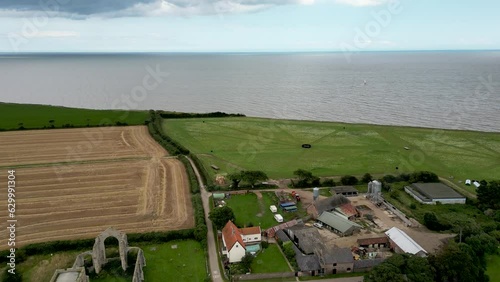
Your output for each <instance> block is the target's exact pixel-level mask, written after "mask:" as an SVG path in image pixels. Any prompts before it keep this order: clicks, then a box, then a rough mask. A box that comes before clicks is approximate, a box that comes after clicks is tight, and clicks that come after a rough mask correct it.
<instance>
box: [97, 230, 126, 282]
mask: <svg viewBox="0 0 500 282" xmlns="http://www.w3.org/2000/svg"><path fill="white" fill-rule="evenodd" d="M108 237H114V238H116V239H117V240H118V246H119V250H120V260H121V263H122V269H123V270H124V271H125V270H127V267H128V263H127V253H128V249H129V247H128V240H127V234H125V233H122V232H120V231H118V230H116V229H114V228H113V227H109V228H108V229H106V230H105V231H104V232H102V233H101V234H99V236H97V237H96V238H95V243H94V247H93V248H92V262H93V264H94V269H95V273H99V272H100V271H101V269H102V267H103V266H104V265H105V264H106V263H107V262H108V259H107V258H106V247H105V245H104V241H105V240H106V239H107V238H108Z"/></svg>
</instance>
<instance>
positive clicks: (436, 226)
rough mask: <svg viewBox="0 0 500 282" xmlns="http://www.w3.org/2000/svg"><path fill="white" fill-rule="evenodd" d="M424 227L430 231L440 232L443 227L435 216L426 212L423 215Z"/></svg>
mask: <svg viewBox="0 0 500 282" xmlns="http://www.w3.org/2000/svg"><path fill="white" fill-rule="evenodd" d="M424 225H425V226H426V227H427V228H429V229H430V230H434V231H441V230H443V226H442V225H441V223H440V222H439V220H438V218H437V216H436V214H435V213H433V212H426V213H425V214H424Z"/></svg>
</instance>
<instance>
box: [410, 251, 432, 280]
mask: <svg viewBox="0 0 500 282" xmlns="http://www.w3.org/2000/svg"><path fill="white" fill-rule="evenodd" d="M404 273H405V274H406V277H407V278H408V281H413V282H430V281H434V270H433V269H432V267H431V265H430V263H429V261H428V260H427V258H422V257H419V256H408V258H407V259H406V264H405V271H404Z"/></svg>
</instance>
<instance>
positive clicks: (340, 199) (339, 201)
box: [312, 195, 351, 216]
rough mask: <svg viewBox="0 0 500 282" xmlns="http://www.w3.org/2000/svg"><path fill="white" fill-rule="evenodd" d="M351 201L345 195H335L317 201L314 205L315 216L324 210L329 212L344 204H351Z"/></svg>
mask: <svg viewBox="0 0 500 282" xmlns="http://www.w3.org/2000/svg"><path fill="white" fill-rule="evenodd" d="M350 203H351V201H350V200H349V199H347V198H346V197H345V196H343V195H335V196H332V197H330V198H327V199H323V200H320V201H317V202H315V203H314V204H313V206H312V207H314V211H312V212H313V214H315V216H319V215H321V214H322V213H323V212H326V211H327V212H329V211H333V210H335V208H337V207H340V206H342V205H344V204H350Z"/></svg>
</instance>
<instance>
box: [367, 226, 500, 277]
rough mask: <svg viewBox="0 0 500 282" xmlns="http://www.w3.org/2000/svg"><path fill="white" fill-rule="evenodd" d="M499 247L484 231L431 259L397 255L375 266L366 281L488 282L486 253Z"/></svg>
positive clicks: (448, 245) (442, 250)
mask: <svg viewBox="0 0 500 282" xmlns="http://www.w3.org/2000/svg"><path fill="white" fill-rule="evenodd" d="M497 246H498V242H497V241H496V240H495V239H493V238H491V236H489V235H487V234H484V233H482V234H479V235H473V236H470V237H468V238H467V239H466V241H465V243H456V242H454V241H451V242H449V243H448V244H446V245H445V246H444V247H443V248H442V249H441V250H440V251H439V252H437V253H436V254H435V255H430V256H429V257H427V258H421V257H418V256H413V255H410V254H402V255H401V254H395V255H393V256H392V257H390V258H389V259H387V260H386V261H384V262H383V263H382V264H380V265H378V266H376V267H374V268H373V269H372V271H370V272H369V273H368V274H366V275H365V279H364V281H366V282H385V281H396V282H397V281H401V282H403V281H410V282H412V281H414V282H427V281H429V282H430V281H440V282H441V281H442V282H448V281H454V282H462V281H463V282H469V281H475V282H487V281H488V280H489V279H488V276H487V275H486V274H485V270H486V254H492V253H495V252H496V251H497Z"/></svg>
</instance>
